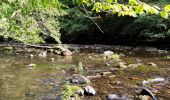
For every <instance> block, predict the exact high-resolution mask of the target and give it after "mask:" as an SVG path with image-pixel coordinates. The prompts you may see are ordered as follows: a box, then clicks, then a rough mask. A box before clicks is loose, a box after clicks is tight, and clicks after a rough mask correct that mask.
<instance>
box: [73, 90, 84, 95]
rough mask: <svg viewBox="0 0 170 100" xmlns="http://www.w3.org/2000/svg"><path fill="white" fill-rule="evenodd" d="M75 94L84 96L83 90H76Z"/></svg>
mask: <svg viewBox="0 0 170 100" xmlns="http://www.w3.org/2000/svg"><path fill="white" fill-rule="evenodd" d="M75 93H77V94H78V95H79V96H84V90H77V91H76V92H75Z"/></svg>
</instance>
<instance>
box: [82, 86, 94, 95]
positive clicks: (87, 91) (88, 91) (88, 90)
mask: <svg viewBox="0 0 170 100" xmlns="http://www.w3.org/2000/svg"><path fill="white" fill-rule="evenodd" d="M84 94H85V95H87V96H93V95H96V91H95V89H94V88H93V87H91V86H86V87H85V88H84Z"/></svg>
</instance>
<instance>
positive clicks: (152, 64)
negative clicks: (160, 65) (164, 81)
mask: <svg viewBox="0 0 170 100" xmlns="http://www.w3.org/2000/svg"><path fill="white" fill-rule="evenodd" d="M148 65H151V66H153V67H156V66H157V65H156V64H155V63H153V62H151V63H149V64H148Z"/></svg>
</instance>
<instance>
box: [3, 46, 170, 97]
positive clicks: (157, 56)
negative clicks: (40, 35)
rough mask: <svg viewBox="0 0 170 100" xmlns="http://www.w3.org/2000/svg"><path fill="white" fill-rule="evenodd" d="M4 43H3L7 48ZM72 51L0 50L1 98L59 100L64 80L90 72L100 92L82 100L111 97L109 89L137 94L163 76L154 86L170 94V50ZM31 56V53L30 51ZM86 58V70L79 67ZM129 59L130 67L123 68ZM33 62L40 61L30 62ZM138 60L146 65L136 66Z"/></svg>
mask: <svg viewBox="0 0 170 100" xmlns="http://www.w3.org/2000/svg"><path fill="white" fill-rule="evenodd" d="M2 48H3V47H2ZM68 48H69V49H70V50H71V51H72V52H73V55H71V56H61V55H57V54H54V53H50V52H48V53H47V57H39V56H38V55H39V53H40V52H42V51H46V50H42V49H34V48H24V49H23V48H15V49H13V50H12V51H4V50H3V49H2V50H1V52H0V99H1V100H23V99H24V100H55V99H56V98H57V96H58V95H60V94H62V91H63V85H64V83H66V82H67V81H69V79H70V78H72V76H73V75H74V74H81V75H84V76H86V77H88V78H89V79H90V81H91V84H90V85H91V86H93V87H94V89H95V90H96V95H95V96H84V97H81V99H82V100H106V96H107V95H108V94H121V95H126V96H128V97H130V98H133V99H135V98H136V97H137V96H138V95H139V93H140V88H141V87H142V85H141V84H142V82H143V80H148V79H154V78H164V79H165V82H162V84H161V85H158V84H155V85H151V86H149V88H151V89H153V93H154V94H155V96H156V97H157V98H158V99H159V100H169V99H170V83H169V81H170V74H169V72H170V57H169V55H170V52H169V51H168V50H160V49H156V48H148V47H125V46H124V47H122V46H103V45H95V46H92V45H85V46H81V45H69V46H68ZM104 51H112V52H114V54H117V55H120V58H119V60H114V59H110V58H105V57H104V55H103V52H104ZM30 55H32V56H30ZM80 62H81V63H82V66H83V72H81V73H79V72H78V71H76V68H77V67H78V66H79V63H80ZM119 62H124V63H125V65H126V66H130V65H131V66H130V67H127V68H120V66H119ZM29 64H35V65H36V66H31V67H29V66H28V65H29ZM135 64H136V65H137V64H141V65H140V66H137V67H136V66H135Z"/></svg>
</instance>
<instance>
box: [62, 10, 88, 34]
mask: <svg viewBox="0 0 170 100" xmlns="http://www.w3.org/2000/svg"><path fill="white" fill-rule="evenodd" d="M67 12H68V14H67V15H65V16H64V17H62V18H60V23H61V28H62V31H63V33H66V35H73V34H75V33H78V32H81V31H87V30H88V29H89V26H90V24H91V21H89V19H88V18H87V17H85V16H84V14H83V12H81V11H80V10H79V9H77V8H76V7H75V8H70V9H69V10H67Z"/></svg>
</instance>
